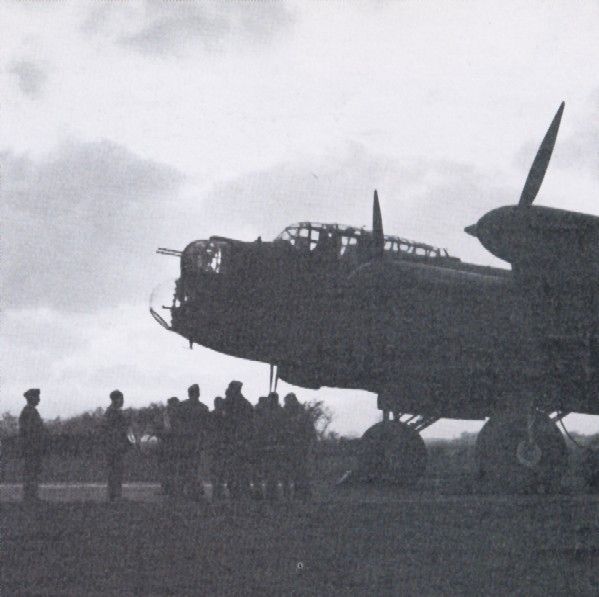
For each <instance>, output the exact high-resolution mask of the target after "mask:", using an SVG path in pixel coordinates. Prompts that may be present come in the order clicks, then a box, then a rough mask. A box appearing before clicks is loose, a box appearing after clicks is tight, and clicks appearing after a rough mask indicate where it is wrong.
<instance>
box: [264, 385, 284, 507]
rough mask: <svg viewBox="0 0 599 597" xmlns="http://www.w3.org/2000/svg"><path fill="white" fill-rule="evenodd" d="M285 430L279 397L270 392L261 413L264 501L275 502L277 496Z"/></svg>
mask: <svg viewBox="0 0 599 597" xmlns="http://www.w3.org/2000/svg"><path fill="white" fill-rule="evenodd" d="M284 433H285V428H284V420H283V409H282V408H281V405H280V404H279V395H278V394H277V393H276V392H271V393H270V394H269V395H268V398H267V399H266V406H265V409H264V412H263V413H262V425H261V434H260V435H261V441H262V445H263V447H264V449H263V454H264V456H263V467H264V468H263V470H264V476H265V479H264V493H265V495H266V499H267V500H270V501H275V500H276V499H277V498H278V494H279V481H281V480H282V479H283V464H284V460H283V457H284V452H283V449H284V438H285V435H284Z"/></svg>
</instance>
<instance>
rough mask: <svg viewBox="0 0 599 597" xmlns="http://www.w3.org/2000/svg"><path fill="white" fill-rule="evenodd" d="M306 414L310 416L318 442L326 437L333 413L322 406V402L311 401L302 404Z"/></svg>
mask: <svg viewBox="0 0 599 597" xmlns="http://www.w3.org/2000/svg"><path fill="white" fill-rule="evenodd" d="M304 408H305V409H306V412H307V413H308V414H309V415H310V418H311V419H312V423H313V424H314V428H315V429H316V435H317V437H318V440H319V441H322V440H324V439H325V438H326V437H327V430H328V428H329V426H330V425H331V423H332V421H333V413H332V412H331V410H330V409H329V408H328V407H327V406H325V405H324V402H323V401H322V400H312V401H311V402H307V403H306V404H304Z"/></svg>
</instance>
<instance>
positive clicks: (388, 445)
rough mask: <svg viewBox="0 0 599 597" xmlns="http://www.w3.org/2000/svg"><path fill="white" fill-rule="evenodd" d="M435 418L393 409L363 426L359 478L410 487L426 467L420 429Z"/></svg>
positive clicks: (430, 423)
mask: <svg viewBox="0 0 599 597" xmlns="http://www.w3.org/2000/svg"><path fill="white" fill-rule="evenodd" d="M435 421H437V418H436V417H428V418H425V417H421V416H418V415H413V416H408V415H402V414H400V413H395V416H394V417H393V420H389V417H388V414H387V413H385V415H384V419H383V421H381V422H380V423H377V424H376V425H373V426H372V427H370V428H369V429H367V430H366V431H365V433H364V435H363V436H362V440H361V442H360V453H359V471H358V476H359V478H360V479H361V480H363V481H367V482H370V483H377V484H389V485H396V486H399V487H406V488H407V487H413V486H414V485H415V484H416V483H417V482H418V480H419V479H420V478H421V477H422V475H423V474H424V471H425V469H426V460H427V458H426V446H425V445H424V441H423V440H422V438H421V437H420V431H422V430H423V429H425V428H426V427H428V426H429V425H432V424H433V423H434V422H435Z"/></svg>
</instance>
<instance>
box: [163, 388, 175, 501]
mask: <svg viewBox="0 0 599 597" xmlns="http://www.w3.org/2000/svg"><path fill="white" fill-rule="evenodd" d="M179 404H180V402H179V398H177V397H176V396H172V397H171V398H169V399H168V400H167V401H166V408H165V409H164V413H163V415H162V428H161V431H160V435H159V438H158V439H159V440H160V444H161V445H160V465H161V466H160V470H161V473H162V490H163V492H164V493H165V494H166V495H172V494H173V493H175V488H176V486H177V479H178V475H177V458H176V455H177V453H176V445H175V444H176V437H177V434H178V433H179V426H180V423H179V419H180V417H179V413H178V410H179Z"/></svg>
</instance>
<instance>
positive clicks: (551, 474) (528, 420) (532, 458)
mask: <svg viewBox="0 0 599 597" xmlns="http://www.w3.org/2000/svg"><path fill="white" fill-rule="evenodd" d="M567 414H568V413H567V412H557V413H554V414H553V415H552V416H549V415H547V414H546V413H543V412H542V411H539V410H536V409H532V408H531V409H530V411H529V412H528V413H526V412H522V411H521V410H514V411H509V412H502V413H497V414H494V415H493V416H492V417H491V418H490V419H489V420H488V421H487V422H486V423H485V425H484V426H483V428H482V429H481V431H480V433H479V435H478V438H477V442H476V452H475V457H476V463H477V469H478V479H479V481H480V489H481V490H482V491H483V492H485V493H555V492H558V491H559V490H560V486H561V480H562V477H563V475H564V473H565V470H566V466H567V462H568V452H567V448H566V443H565V440H564V438H563V436H562V434H561V433H560V431H559V429H558V428H557V425H556V423H557V422H558V421H559V420H560V419H561V418H563V417H564V416H566V415H567ZM437 420H438V419H437V418H436V417H428V418H426V417H422V416H417V415H414V416H408V415H402V414H400V413H395V416H394V417H393V420H391V418H390V417H389V415H388V413H385V412H384V416H383V421H381V422H380V423H377V424H376V425H373V426H372V427H370V428H369V429H368V430H367V431H366V432H365V433H364V435H363V436H362V440H361V443H360V452H359V467H358V471H356V472H357V473H358V474H357V477H358V478H359V479H360V480H361V481H366V482H370V483H377V484H388V485H395V486H399V487H404V488H408V487H413V486H414V485H416V483H417V482H418V481H419V479H420V478H421V477H422V475H423V474H424V471H425V469H426V462H427V454H426V447H425V445H424V441H423V440H422V438H421V437H420V431H422V430H423V429H425V428H426V427H428V426H429V425H432V424H433V423H434V422H435V421H437Z"/></svg>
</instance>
